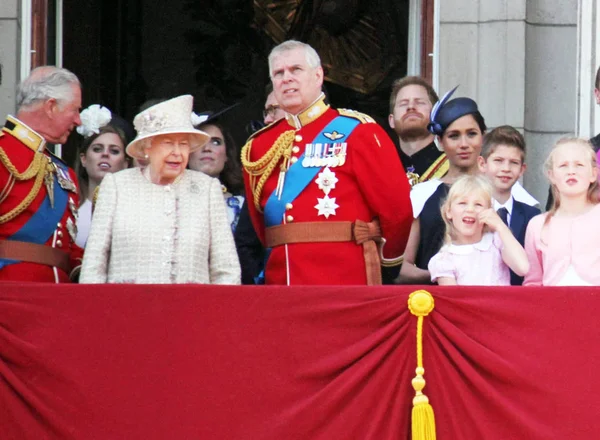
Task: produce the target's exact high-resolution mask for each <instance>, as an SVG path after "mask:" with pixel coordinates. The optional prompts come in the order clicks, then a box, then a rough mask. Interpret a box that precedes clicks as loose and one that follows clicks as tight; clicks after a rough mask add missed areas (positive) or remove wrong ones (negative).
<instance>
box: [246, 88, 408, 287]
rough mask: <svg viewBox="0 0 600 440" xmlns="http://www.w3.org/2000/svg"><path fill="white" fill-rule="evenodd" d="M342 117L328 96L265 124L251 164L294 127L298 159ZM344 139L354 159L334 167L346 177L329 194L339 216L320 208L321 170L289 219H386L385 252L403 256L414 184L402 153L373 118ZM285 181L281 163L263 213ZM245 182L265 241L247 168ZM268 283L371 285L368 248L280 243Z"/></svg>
mask: <svg viewBox="0 0 600 440" xmlns="http://www.w3.org/2000/svg"><path fill="white" fill-rule="evenodd" d="M315 108H316V110H315ZM309 115H310V116H309ZM338 115H339V112H338V111H337V110H333V109H331V108H329V107H326V106H325V105H324V104H323V101H322V100H321V101H318V102H317V103H315V104H314V105H313V106H311V107H310V108H309V109H307V110H305V111H304V112H302V113H301V114H300V115H299V116H298V117H297V118H296V119H294V117H291V116H290V115H288V117H287V119H286V118H284V119H282V120H280V121H279V122H276V123H274V124H273V125H271V126H269V127H267V128H265V129H263V130H262V131H261V132H259V133H258V134H257V135H256V136H255V137H254V138H253V139H252V144H251V147H250V153H249V157H246V159H248V160H249V161H251V162H254V161H257V160H258V159H260V158H261V157H262V156H263V155H264V154H265V153H266V152H267V151H268V150H269V149H270V148H271V146H272V145H273V144H274V142H275V141H276V139H277V138H278V137H279V136H280V135H281V134H282V133H284V132H286V131H288V130H294V131H295V134H296V137H295V140H294V146H297V147H298V148H297V149H296V148H294V149H293V150H292V151H293V153H292V157H300V156H301V155H302V154H303V153H304V152H305V149H306V144H307V143H311V141H312V140H313V139H314V138H315V137H316V136H317V135H318V134H319V133H320V132H321V131H322V130H323V129H324V128H325V127H326V126H327V125H328V124H329V122H331V121H332V120H333V119H334V118H335V117H337V116H338ZM366 119H368V120H370V118H366ZM370 121H372V120H370ZM290 124H294V125H290ZM342 141H345V142H346V143H347V150H346V153H347V154H346V161H345V163H344V164H343V165H342V166H337V167H331V168H330V170H331V171H332V172H334V173H335V177H337V179H338V182H337V183H336V185H335V188H333V189H332V190H331V191H330V193H329V197H330V198H335V203H336V204H337V205H339V207H338V208H337V209H335V214H334V215H330V216H329V217H328V218H325V216H324V215H319V211H318V209H317V208H315V205H317V203H318V201H317V199H318V198H323V197H324V191H323V190H322V189H320V188H319V187H318V184H317V183H316V182H315V180H316V178H317V177H318V174H317V175H316V176H315V178H313V179H312V181H311V182H310V183H309V184H308V186H307V187H306V188H305V189H304V190H303V191H302V192H301V193H300V195H299V196H298V197H297V198H296V199H295V200H294V201H293V202H292V203H291V206H288V208H287V209H286V215H285V216H284V219H283V222H284V223H289V222H294V223H298V222H339V221H350V222H354V221H355V220H357V219H358V220H362V221H366V222H369V221H371V220H373V219H374V218H378V219H379V222H380V225H381V230H382V235H383V237H384V238H385V239H386V244H385V246H384V248H383V256H384V257H385V258H396V257H399V256H400V255H401V254H402V253H403V252H404V248H405V246H406V241H407V239H408V234H409V232H410V226H411V222H412V207H411V203H410V186H409V184H408V181H407V179H406V174H405V173H404V170H403V167H402V164H401V162H400V159H399V157H398V153H397V152H396V149H395V147H394V145H393V143H392V141H391V140H390V139H389V137H388V136H387V134H386V133H385V131H384V130H383V129H382V128H381V127H380V126H379V125H378V124H376V123H374V122H367V121H366V120H363V121H362V123H360V124H358V126H357V127H356V128H355V129H354V131H352V133H351V134H350V136H349V137H347V138H346V137H345V138H343V139H340V140H338V141H336V142H342ZM292 161H294V159H292ZM323 168H324V167H323ZM321 171H323V169H321ZM278 178H279V165H277V167H276V168H275V171H273V173H271V175H270V176H269V178H268V179H267V181H266V183H265V185H264V189H263V191H262V193H261V197H260V206H261V211H264V208H265V203H266V202H267V200H268V198H269V196H270V195H271V193H272V192H273V191H274V190H275V189H276V186H277V181H278ZM244 179H245V183H246V189H247V199H246V200H247V203H248V208H249V212H250V216H251V218H252V222H253V224H254V227H255V229H256V231H257V234H258V236H259V237H260V239H261V241H262V242H263V244H264V243H265V223H264V218H263V214H262V213H261V212H259V211H257V210H256V208H255V206H254V203H253V188H252V187H251V185H250V176H249V174H248V170H246V169H245V170H244ZM256 179H257V180H258V177H257V178H256ZM265 282H266V283H267V284H289V285H298V284H355V285H364V284H366V282H367V280H366V271H365V260H364V256H363V248H362V246H359V245H357V244H356V243H354V242H341V243H331V242H329V243H328V242H322V243H294V244H288V245H282V246H277V247H275V248H273V249H272V252H271V255H270V257H269V258H268V261H267V265H266V269H265Z"/></svg>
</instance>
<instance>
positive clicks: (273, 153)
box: [241, 130, 295, 213]
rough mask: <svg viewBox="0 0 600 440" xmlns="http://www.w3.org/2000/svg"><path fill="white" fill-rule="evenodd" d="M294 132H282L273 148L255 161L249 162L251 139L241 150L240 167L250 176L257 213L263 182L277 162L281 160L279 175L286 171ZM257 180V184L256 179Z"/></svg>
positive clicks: (259, 209)
mask: <svg viewBox="0 0 600 440" xmlns="http://www.w3.org/2000/svg"><path fill="white" fill-rule="evenodd" d="M294 136H295V131H294V130H288V131H284V132H283V133H281V134H280V135H279V137H278V138H277V140H275V142H274V143H273V146H272V147H271V148H269V150H268V151H267V152H266V153H265V154H264V155H263V156H262V157H261V158H260V159H258V160H257V161H254V162H252V161H250V150H251V149H252V139H250V140H249V141H248V142H247V143H246V145H244V147H243V148H242V154H241V158H242V166H243V167H244V169H245V170H246V172H247V173H248V175H249V176H250V187H251V188H252V196H253V201H254V206H255V208H256V210H257V211H258V212H261V213H262V209H261V207H260V196H261V194H262V190H263V187H264V186H265V182H266V181H267V179H268V178H269V176H270V175H271V173H273V170H275V167H276V166H277V164H278V163H279V161H280V160H281V159H282V158H283V161H282V162H281V165H280V173H285V172H286V171H287V167H288V163H289V160H290V158H291V157H292V144H293V142H294ZM257 178H258V182H257V181H256V179H257Z"/></svg>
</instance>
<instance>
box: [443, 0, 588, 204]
mask: <svg viewBox="0 0 600 440" xmlns="http://www.w3.org/2000/svg"><path fill="white" fill-rule="evenodd" d="M439 1H440V14H439V17H440V26H439V29H440V35H439V43H440V44H439V48H440V50H439V54H438V56H439V72H440V73H439V85H440V86H439V92H440V94H443V93H445V91H447V90H449V89H450V88H452V87H454V86H455V85H456V84H460V88H459V89H458V91H457V96H468V97H471V98H473V99H475V100H476V101H477V103H478V104H479V107H480V110H481V112H482V114H483V116H484V117H485V120H486V123H487V125H488V126H489V127H496V126H498V125H502V124H510V125H512V126H514V127H516V128H518V129H519V130H521V131H522V132H524V134H525V139H526V141H527V146H528V149H529V152H528V158H527V163H528V167H529V168H528V171H527V173H526V175H525V178H524V185H525V187H526V188H527V189H528V190H529V191H530V192H531V193H532V194H533V195H534V196H535V197H536V198H537V199H538V200H540V202H541V204H542V206H544V205H545V201H546V197H547V193H548V184H547V182H546V179H545V177H544V176H543V172H542V164H543V162H544V160H545V157H546V154H547V151H548V149H549V148H551V146H552V143H553V142H554V141H555V140H556V139H557V138H559V137H561V136H563V135H565V134H569V133H573V132H574V127H575V112H576V71H577V67H576V58H577V0H493V1H492V0H439Z"/></svg>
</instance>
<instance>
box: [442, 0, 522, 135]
mask: <svg viewBox="0 0 600 440" xmlns="http://www.w3.org/2000/svg"><path fill="white" fill-rule="evenodd" d="M439 29H440V35H439V48H440V49H439V72H440V73H439V85H440V86H439V90H438V92H439V94H440V95H442V94H444V93H445V92H446V91H447V90H449V89H451V88H452V87H454V86H455V85H457V84H459V85H460V87H459V88H458V90H457V91H456V96H468V97H470V98H473V99H474V100H475V101H477V103H478V105H479V108H480V111H481V113H482V114H483V116H484V118H485V120H486V124H487V125H488V126H489V127H495V126H498V125H503V124H510V125H513V126H514V127H516V128H518V129H523V127H524V94H525V0H495V1H487V0H443V1H441V2H440V28H439Z"/></svg>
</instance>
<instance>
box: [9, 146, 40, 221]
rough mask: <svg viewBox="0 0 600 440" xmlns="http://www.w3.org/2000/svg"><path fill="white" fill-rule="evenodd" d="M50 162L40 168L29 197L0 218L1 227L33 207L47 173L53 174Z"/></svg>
mask: <svg viewBox="0 0 600 440" xmlns="http://www.w3.org/2000/svg"><path fill="white" fill-rule="evenodd" d="M44 157H45V156H44ZM48 162H49V163H47V164H46V166H40V167H39V170H38V173H37V176H36V177H35V182H34V183H33V186H32V188H31V191H29V194H27V196H26V197H25V198H24V199H23V200H22V201H21V203H19V205H17V206H16V207H15V208H14V209H13V210H11V211H9V212H7V213H6V214H4V215H1V216H0V225H1V224H4V223H6V222H8V221H10V220H12V219H14V218H15V217H17V216H18V215H19V214H21V213H22V212H23V211H25V210H26V209H27V208H28V207H29V205H31V202H33V200H34V199H35V198H36V196H37V195H38V193H39V191H40V188H41V187H42V183H43V182H44V176H45V175H46V173H47V172H48V173H51V172H52V165H51V161H50V159H48ZM5 165H6V164H5ZM11 165H12V164H11ZM7 168H8V167H7Z"/></svg>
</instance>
